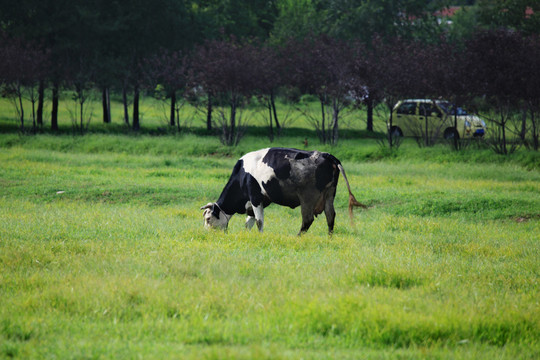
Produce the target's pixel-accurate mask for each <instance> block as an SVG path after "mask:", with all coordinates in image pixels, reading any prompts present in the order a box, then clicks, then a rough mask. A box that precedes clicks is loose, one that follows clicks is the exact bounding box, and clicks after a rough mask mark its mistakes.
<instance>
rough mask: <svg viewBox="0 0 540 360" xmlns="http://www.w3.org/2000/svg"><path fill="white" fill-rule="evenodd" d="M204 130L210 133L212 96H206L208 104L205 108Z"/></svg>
mask: <svg viewBox="0 0 540 360" xmlns="http://www.w3.org/2000/svg"><path fill="white" fill-rule="evenodd" d="M206 130H208V131H212V95H210V94H208V104H207V106H206Z"/></svg>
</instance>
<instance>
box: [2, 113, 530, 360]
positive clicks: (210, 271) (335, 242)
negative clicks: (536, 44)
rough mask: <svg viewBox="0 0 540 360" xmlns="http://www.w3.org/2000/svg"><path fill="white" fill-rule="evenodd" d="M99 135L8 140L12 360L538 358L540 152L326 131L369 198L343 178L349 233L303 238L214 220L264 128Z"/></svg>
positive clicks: (5, 192)
mask: <svg viewBox="0 0 540 360" xmlns="http://www.w3.org/2000/svg"><path fill="white" fill-rule="evenodd" d="M2 126H3V128H4V129H8V128H10V126H11V125H9V124H7V125H6V122H5V121H4V124H3V125H2ZM143 126H144V124H143ZM255 131H256V130H255ZM261 131H262V130H261ZM99 132H100V133H89V134H87V135H85V136H71V135H59V136H58V135H47V134H40V135H34V136H28V135H22V136H21V135H18V134H17V133H14V132H11V133H10V132H8V133H4V134H0V304H1V305H0V358H18V359H28V358H30V359H43V358H59V359H101V358H103V359H109V358H117V359H118V358H120V359H122V358H128V359H132V358H143V359H163V358H179V359H337V358H339V359H359V358H366V359H394V358H395V359H417V358H430V359H432V358H435V359H439V358H440V359H459V358H463V359H537V358H539V357H540V303H539V301H540V300H539V299H540V284H539V279H540V170H539V168H538V162H539V160H538V155H536V154H533V153H529V152H519V153H516V154H515V155H514V156H511V157H504V158H503V157H498V156H496V155H494V154H492V153H491V152H490V151H489V150H483V149H475V148H471V149H467V150H466V151H463V152H459V153H456V152H453V151H451V150H449V148H447V147H444V146H439V147H435V148H432V149H418V148H417V147H416V145H415V144H414V143H413V142H412V141H406V142H405V143H404V144H403V145H402V147H401V148H400V149H399V151H398V152H396V153H395V154H388V153H387V152H385V151H384V150H383V149H381V148H380V147H379V146H378V145H377V143H376V141H375V140H372V139H355V138H354V137H353V134H354V132H350V133H349V135H348V136H345V138H344V139H343V141H342V142H341V143H340V145H339V146H337V147H335V148H330V147H326V146H318V145H317V142H316V141H315V140H313V141H311V140H310V148H319V149H322V150H326V151H331V152H332V153H334V154H335V155H337V156H338V157H339V158H340V159H341V160H342V162H343V164H344V166H345V169H346V170H347V175H348V177H349V180H350V182H351V185H352V188H353V192H354V193H355V195H356V197H357V198H358V199H359V200H360V201H361V202H364V203H366V204H368V205H369V206H370V209H369V210H361V209H359V210H356V212H355V217H354V226H352V225H351V224H350V223H349V219H348V216H347V192H346V189H345V186H344V183H343V179H340V186H339V187H338V194H337V198H336V202H335V205H336V210H337V213H338V214H337V219H336V229H335V234H334V235H333V236H332V237H329V236H328V235H327V233H326V232H327V229H326V221H325V219H324V216H323V217H319V218H318V219H316V220H315V223H314V224H313V226H312V228H311V229H310V230H309V232H308V233H307V234H306V235H304V236H301V237H297V236H296V235H295V234H296V233H297V232H298V230H299V228H300V224H301V217H300V211H299V209H294V210H292V209H288V208H284V207H279V206H277V205H272V206H270V207H268V208H267V209H266V212H265V232H264V234H259V233H258V232H256V231H255V230H252V231H251V232H248V231H246V230H245V229H244V228H243V224H244V218H243V216H240V215H237V216H235V217H233V219H232V220H231V224H230V228H229V231H228V232H226V233H223V232H219V231H205V230H204V229H203V226H202V212H201V211H200V210H199V207H200V206H201V205H204V204H206V203H207V202H209V201H215V200H216V199H217V197H218V196H219V194H220V192H221V190H222V188H223V186H224V185H225V183H226V181H227V179H228V177H229V175H230V172H231V170H232V167H233V165H234V163H235V161H236V158H237V157H238V156H239V155H241V154H242V153H243V152H245V151H249V150H253V149H256V148H260V147H264V146H270V145H272V144H270V142H269V141H268V140H267V139H266V138H264V137H255V136H252V135H248V136H247V137H246V138H245V139H244V140H243V141H242V143H241V144H240V146H239V147H238V148H234V149H232V148H226V147H223V146H222V145H221V144H220V143H219V141H218V140H217V139H216V138H215V137H209V136H208V137H207V136H201V135H195V134H189V133H188V134H169V135H161V136H154V135H150V134H142V135H133V134H103V133H102V131H99ZM306 133H308V132H306ZM346 134H347V133H346ZM302 135H303V134H302V131H301V130H298V129H297V130H295V131H294V132H293V131H291V134H289V135H288V136H284V137H282V138H280V139H278V140H277V141H276V142H275V143H273V145H279V146H294V147H301V146H302V144H301V141H302V139H303V136H302ZM310 139H311V138H310Z"/></svg>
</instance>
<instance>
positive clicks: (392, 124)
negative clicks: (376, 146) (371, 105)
mask: <svg viewBox="0 0 540 360" xmlns="http://www.w3.org/2000/svg"><path fill="white" fill-rule="evenodd" d="M388 108H389V109H390V119H389V120H388V123H389V127H388V132H387V133H388V146H390V150H392V147H393V145H394V144H393V141H394V139H393V138H392V136H393V135H392V131H393V130H392V127H394V119H393V116H392V106H391V105H388Z"/></svg>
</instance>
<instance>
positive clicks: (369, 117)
mask: <svg viewBox="0 0 540 360" xmlns="http://www.w3.org/2000/svg"><path fill="white" fill-rule="evenodd" d="M366 104H367V128H366V129H367V131H370V132H373V99H372V98H371V96H368V98H367V100H366Z"/></svg>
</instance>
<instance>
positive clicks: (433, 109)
mask: <svg viewBox="0 0 540 360" xmlns="http://www.w3.org/2000/svg"><path fill="white" fill-rule="evenodd" d="M419 110H420V115H424V116H439V117H440V116H441V110H439V108H438V107H437V106H435V105H434V104H433V103H420V109H419Z"/></svg>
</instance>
